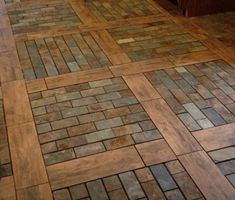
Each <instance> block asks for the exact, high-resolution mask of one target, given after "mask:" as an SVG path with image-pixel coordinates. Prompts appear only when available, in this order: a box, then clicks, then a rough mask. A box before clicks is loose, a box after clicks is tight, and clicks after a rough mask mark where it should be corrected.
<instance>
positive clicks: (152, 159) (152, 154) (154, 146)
mask: <svg viewBox="0 0 235 200" xmlns="http://www.w3.org/2000/svg"><path fill="white" fill-rule="evenodd" d="M136 148H137V150H138V152H139V154H140V156H141V157H142V159H143V160H144V162H145V164H146V165H147V166H150V165H154V164H159V163H163V162H166V161H170V160H174V159H176V156H175V155H174V153H173V151H172V150H171V149H170V147H169V146H168V144H167V143H166V142H165V140H163V139H161V140H157V141H152V142H146V143H143V144H138V145H136Z"/></svg>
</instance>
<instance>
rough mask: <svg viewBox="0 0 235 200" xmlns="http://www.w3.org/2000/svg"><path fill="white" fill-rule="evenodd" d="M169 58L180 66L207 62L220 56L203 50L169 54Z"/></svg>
mask: <svg viewBox="0 0 235 200" xmlns="http://www.w3.org/2000/svg"><path fill="white" fill-rule="evenodd" d="M169 59H170V60H171V62H173V63H174V64H175V65H176V66H182V65H192V64H195V63H200V62H209V61H212V60H217V59H220V57H219V56H218V55H216V54H215V53H213V52H211V51H203V52H196V53H189V54H183V55H177V56H171V57H169Z"/></svg>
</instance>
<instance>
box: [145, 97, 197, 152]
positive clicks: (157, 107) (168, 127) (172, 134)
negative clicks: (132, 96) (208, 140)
mask: <svg viewBox="0 0 235 200" xmlns="http://www.w3.org/2000/svg"><path fill="white" fill-rule="evenodd" d="M141 104H142V105H143V107H144V109H145V110H146V112H147V113H148V114H149V116H150V118H151V119H152V121H153V122H154V124H155V125H156V126H157V128H158V129H159V131H160V132H161V134H162V136H163V137H164V138H165V140H166V141H167V143H168V144H169V145H170V147H171V148H172V149H173V151H174V153H175V154H176V155H180V154H185V153H190V152H193V151H198V150H200V149H201V147H200V145H199V144H198V143H197V141H196V140H195V139H194V137H193V136H192V135H191V134H190V132H189V131H188V129H187V128H186V127H185V126H184V125H183V124H182V122H181V121H180V120H179V119H178V117H177V116H176V115H175V114H174V112H173V111H172V110H171V109H170V107H169V106H168V105H167V103H166V102H165V101H164V100H163V99H156V100H152V101H145V102H142V103H141Z"/></svg>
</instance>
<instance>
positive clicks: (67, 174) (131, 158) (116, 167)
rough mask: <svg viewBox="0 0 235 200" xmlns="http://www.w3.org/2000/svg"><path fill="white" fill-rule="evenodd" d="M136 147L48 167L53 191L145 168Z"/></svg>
mask: <svg viewBox="0 0 235 200" xmlns="http://www.w3.org/2000/svg"><path fill="white" fill-rule="evenodd" d="M143 166H144V164H143V162H142V160H141V158H140V157H139V155H138V153H137V151H136V150H135V148H134V147H127V148H122V149H118V150H114V151H108V152H104V153H101V154H97V155H94V156H89V157H85V158H81V159H76V160H72V161H68V162H64V163H59V164H56V165H52V166H48V167H47V172H48V176H49V180H50V184H51V187H52V190H56V189H59V188H63V187H67V186H70V185H74V184H79V183H82V182H87V181H91V180H94V179H98V178H101V177H105V176H110V175H113V174H118V173H121V172H125V171H129V170H133V169H137V168H141V167H143Z"/></svg>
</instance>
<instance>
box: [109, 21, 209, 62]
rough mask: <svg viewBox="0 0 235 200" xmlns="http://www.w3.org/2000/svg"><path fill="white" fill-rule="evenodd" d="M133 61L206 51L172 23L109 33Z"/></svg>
mask: <svg viewBox="0 0 235 200" xmlns="http://www.w3.org/2000/svg"><path fill="white" fill-rule="evenodd" d="M108 31H109V33H110V34H111V36H112V37H113V39H114V40H115V41H116V42H117V43H118V44H119V45H120V47H121V48H122V50H123V51H124V52H125V53H126V54H127V55H128V56H129V58H130V59H131V60H132V61H141V60H147V59H153V58H159V57H163V56H169V55H180V54H186V53H191V52H198V51H204V50H207V47H205V46H204V45H203V44H202V43H201V42H199V41H198V40H197V39H196V38H194V37H193V36H192V35H190V34H189V33H187V32H185V31H184V30H183V29H182V28H180V27H179V26H178V25H176V24H175V23H174V22H172V21H170V20H164V21H158V22H154V23H147V24H141V25H133V26H126V27H120V28H113V29H109V30H108Z"/></svg>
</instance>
